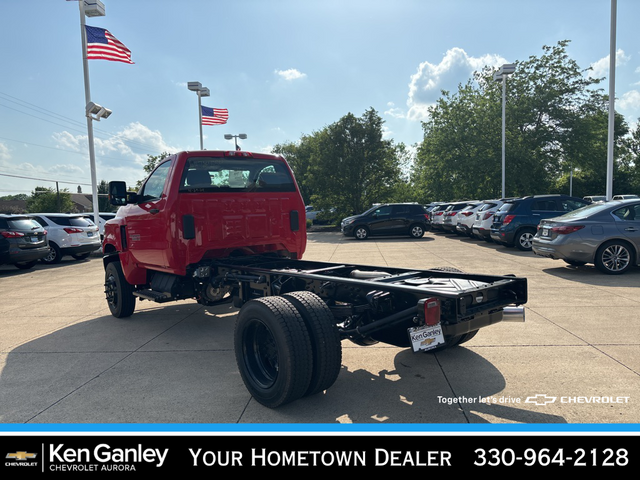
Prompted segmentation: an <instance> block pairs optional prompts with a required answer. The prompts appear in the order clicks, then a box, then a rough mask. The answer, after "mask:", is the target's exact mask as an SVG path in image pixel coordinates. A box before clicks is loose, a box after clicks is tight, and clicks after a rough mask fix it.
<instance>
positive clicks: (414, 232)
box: [409, 223, 424, 238]
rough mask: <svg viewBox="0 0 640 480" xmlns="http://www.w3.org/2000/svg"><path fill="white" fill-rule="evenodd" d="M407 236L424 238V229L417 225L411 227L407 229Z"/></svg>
mask: <svg viewBox="0 0 640 480" xmlns="http://www.w3.org/2000/svg"><path fill="white" fill-rule="evenodd" d="M409 235H411V238H422V237H423V236H424V227H423V226H422V225H420V224H419V223H416V224H414V225H411V227H409Z"/></svg>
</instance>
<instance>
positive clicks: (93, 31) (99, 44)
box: [84, 25, 133, 63]
mask: <svg viewBox="0 0 640 480" xmlns="http://www.w3.org/2000/svg"><path fill="white" fill-rule="evenodd" d="M84 27H85V30H86V32H87V58H88V59H89V60H111V61H113V62H123V63H133V62H132V61H131V50H129V49H128V48H127V47H125V46H124V44H123V43H122V42H121V41H120V40H118V39H117V38H116V37H114V36H113V35H111V33H110V32H109V30H105V29H104V28H99V27H90V26H89V25H85V26H84Z"/></svg>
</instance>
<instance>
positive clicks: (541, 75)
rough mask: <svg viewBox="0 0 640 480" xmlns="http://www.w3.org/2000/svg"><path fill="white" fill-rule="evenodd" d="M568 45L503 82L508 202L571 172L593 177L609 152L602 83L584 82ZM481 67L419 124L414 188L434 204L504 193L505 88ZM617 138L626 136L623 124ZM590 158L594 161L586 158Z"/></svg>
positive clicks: (547, 51)
mask: <svg viewBox="0 0 640 480" xmlns="http://www.w3.org/2000/svg"><path fill="white" fill-rule="evenodd" d="M568 43H569V42H568V41H561V42H558V44H557V45H555V46H544V47H543V54H542V55H541V56H539V57H537V56H531V57H529V58H528V59H527V60H525V61H517V62H515V64H516V72H515V73H514V74H512V75H510V76H509V78H508V80H507V89H506V93H507V95H506V97H507V105H506V155H505V157H506V161H505V164H506V168H505V171H506V195H507V196H516V195H531V194H538V193H549V192H551V191H553V190H554V189H556V188H557V187H558V181H559V179H560V178H561V177H562V176H563V175H564V174H567V173H568V172H569V171H570V166H573V168H574V169H577V170H581V171H583V172H585V175H589V173H588V172H591V173H593V172H595V170H594V169H593V168H591V167H592V165H594V162H598V161H600V159H599V158H598V155H599V153H597V152H602V151H603V150H602V149H603V148H605V149H606V130H605V131H604V132H603V130H602V123H601V119H602V118H603V117H602V115H603V114H604V113H605V112H606V106H607V98H606V96H605V95H604V94H603V93H602V91H601V90H600V89H598V88H597V85H598V84H599V82H600V79H594V78H591V77H589V76H586V75H584V71H582V70H581V69H580V68H579V66H578V65H577V63H576V62H575V61H574V60H572V59H571V58H570V57H569V55H568V54H567V52H566V49H567V45H568ZM494 73H495V69H494V68H491V67H485V68H484V69H483V70H482V71H480V72H476V74H475V75H474V79H473V80H469V81H468V82H467V83H466V84H465V85H460V86H459V87H458V91H457V92H456V93H455V94H450V93H449V92H443V96H442V97H441V98H440V99H439V100H438V102H437V103H436V105H434V106H433V107H432V108H431V109H430V111H429V113H430V116H429V118H428V119H427V120H426V121H425V122H423V130H424V138H423V141H422V143H421V144H420V146H419V148H418V154H417V160H416V177H415V178H416V182H417V186H418V187H419V188H421V189H422V190H423V191H425V192H426V193H427V195H429V196H433V197H434V198H436V199H438V200H455V199H463V198H465V199H471V198H490V197H497V196H499V195H500V193H501V183H502V182H501V178H502V161H501V143H502V142H501V121H502V111H501V105H502V85H501V83H499V82H495V81H494V79H493V74H494ZM616 131H617V138H620V137H621V135H624V133H625V131H626V130H625V125H624V124H623V123H622V122H621V123H620V124H619V128H617V130H616ZM587 152H590V153H591V154H590V155H588V154H587Z"/></svg>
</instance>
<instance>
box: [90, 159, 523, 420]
mask: <svg viewBox="0 0 640 480" xmlns="http://www.w3.org/2000/svg"><path fill="white" fill-rule="evenodd" d="M109 197H110V202H111V203H112V204H113V205H119V206H120V208H119V209H118V213H117V215H116V217H115V218H114V219H113V220H109V221H108V222H107V223H106V225H105V235H104V243H103V253H104V257H103V262H104V268H105V294H106V299H107V303H108V305H109V308H110V311H111V313H112V314H113V315H114V316H115V317H118V318H122V317H129V316H131V315H133V313H134V310H135V305H136V300H149V301H153V302H158V303H162V302H168V301H175V300H184V299H195V300H197V301H198V302H199V303H201V304H203V305H206V306H211V305H217V304H221V303H224V302H232V303H233V305H234V306H235V307H237V308H239V312H238V315H237V320H236V327H235V335H234V347H235V355H236V359H237V363H238V368H239V370H240V373H241V376H242V378H243V381H244V383H245V385H246V387H247V389H248V390H249V392H250V393H251V394H252V395H253V396H254V397H255V398H256V399H257V400H258V401H259V402H261V403H262V404H264V405H266V406H268V407H272V408H273V407H277V406H279V405H283V404H285V403H288V402H291V401H293V400H296V399H298V398H301V397H303V396H306V395H312V394H314V393H317V392H320V391H323V390H326V389H327V388H329V387H330V386H331V385H332V384H333V383H334V382H335V380H336V378H337V376H338V373H339V371H340V368H341V362H342V350H341V342H342V341H343V340H350V341H352V342H354V343H356V344H358V345H371V344H375V343H377V342H384V343H387V344H391V345H395V346H399V347H406V348H412V349H413V351H415V352H423V351H425V352H433V351H437V350H440V349H443V348H449V347H453V346H456V345H459V344H461V343H463V342H465V341H468V340H469V339H470V338H472V337H473V336H474V335H475V334H476V333H477V331H478V330H479V329H480V328H483V327H486V326H489V325H492V324H495V323H497V322H500V321H509V320H512V321H523V320H524V308H523V307H522V305H523V304H524V303H526V301H527V281H526V279H524V278H518V277H515V276H513V275H504V276H495V275H479V274H468V273H463V272H460V271H458V270H455V269H450V268H433V269H427V270H424V269H406V268H393V267H376V266H370V265H356V264H336V263H328V262H317V261H308V260H303V255H304V252H305V248H306V242H307V234H306V222H305V206H304V203H303V201H302V197H301V195H300V191H299V189H298V185H297V183H296V181H295V177H294V175H293V172H292V171H291V169H290V167H289V165H288V164H287V162H286V161H285V159H284V158H283V157H281V156H275V155H266V154H259V153H250V152H243V151H230V152H226V151H191V152H180V153H177V154H175V155H171V156H170V157H168V158H166V159H164V160H163V161H162V162H161V163H160V164H159V165H158V166H157V167H156V168H155V169H154V170H153V172H151V174H150V175H149V177H147V179H146V180H145V181H144V183H143V185H142V187H141V188H140V190H139V191H138V192H137V193H133V192H129V191H127V188H126V185H125V183H124V182H110V184H109Z"/></svg>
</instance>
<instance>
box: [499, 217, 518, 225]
mask: <svg viewBox="0 0 640 480" xmlns="http://www.w3.org/2000/svg"><path fill="white" fill-rule="evenodd" d="M514 218H516V216H515V215H507V216H506V217H504V219H503V220H502V224H503V225H506V224H507V223H511V220H513V219H514Z"/></svg>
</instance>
